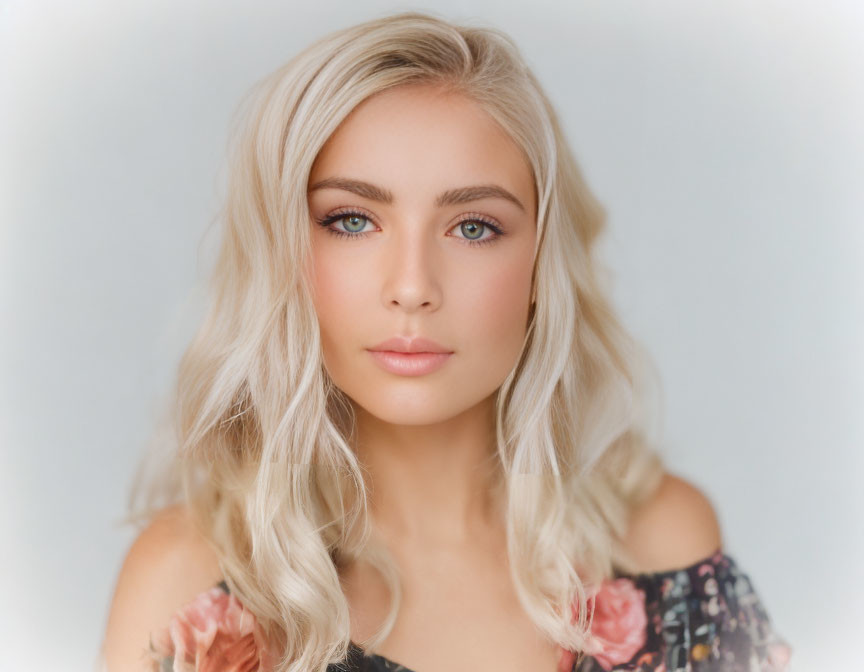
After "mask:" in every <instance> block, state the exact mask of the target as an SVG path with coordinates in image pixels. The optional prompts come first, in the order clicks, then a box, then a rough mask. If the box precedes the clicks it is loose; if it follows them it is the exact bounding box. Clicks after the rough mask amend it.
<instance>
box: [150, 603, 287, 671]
mask: <svg viewBox="0 0 864 672" xmlns="http://www.w3.org/2000/svg"><path fill="white" fill-rule="evenodd" d="M150 648H151V651H152V653H155V654H156V655H157V656H159V657H160V658H161V659H164V658H172V657H173V659H174V664H173V668H172V669H173V672H265V671H266V670H270V669H272V668H273V667H274V666H275V658H274V657H273V655H272V654H271V652H269V651H268V649H267V646H266V639H265V637H264V632H263V630H262V629H261V627H260V626H259V625H258V622H257V620H256V619H255V616H254V615H253V614H252V612H250V611H249V610H248V609H246V608H244V607H243V605H242V604H240V602H239V601H238V600H237V598H236V597H235V596H234V595H229V594H227V593H225V592H224V591H223V590H221V589H220V588H218V587H214V588H211V589H210V590H208V591H206V592H203V593H201V594H200V595H198V596H197V597H196V598H195V599H194V600H192V601H191V602H190V603H189V604H187V605H186V606H185V607H183V608H182V609H180V610H179V611H178V612H177V613H176V614H174V616H173V617H172V618H171V621H170V623H169V624H168V626H167V627H165V628H163V629H162V630H160V631H159V632H157V633H155V634H154V635H152V636H151V638H150Z"/></svg>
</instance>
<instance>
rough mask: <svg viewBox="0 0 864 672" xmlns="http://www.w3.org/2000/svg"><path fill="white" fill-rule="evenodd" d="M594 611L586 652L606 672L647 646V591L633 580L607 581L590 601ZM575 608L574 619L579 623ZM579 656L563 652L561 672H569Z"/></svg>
mask: <svg viewBox="0 0 864 672" xmlns="http://www.w3.org/2000/svg"><path fill="white" fill-rule="evenodd" d="M588 608H589V610H591V609H593V611H594V620H593V621H592V623H591V633H590V634H591V637H592V642H591V645H590V647H589V648H588V650H586V653H587V654H589V655H591V656H593V657H594V659H595V660H596V661H597V663H598V664H599V665H600V666H601V667H602V668H603V669H604V670H607V671H608V670H611V669H612V668H613V667H614V666H615V665H619V664H621V663H626V662H628V661H629V660H630V659H631V658H633V656H634V655H636V652H637V651H639V649H641V648H642V647H643V646H645V640H646V637H647V635H646V629H647V626H648V616H647V615H646V613H645V592H644V591H642V590H640V589H639V588H637V587H636V584H634V583H633V582H632V581H631V580H630V579H626V578H620V579H615V580H606V581H603V582H602V583H601V584H600V589H599V590H598V591H597V592H596V594H595V595H594V596H593V597H591V598H589V599H588ZM576 616H577V612H576V607H575V605H574V607H573V620H574V621H575V620H576ZM575 660H576V654H574V653H573V652H572V651H565V650H562V653H561V657H560V658H559V661H558V670H559V672H570V670H571V669H572V667H573V662H574V661H575Z"/></svg>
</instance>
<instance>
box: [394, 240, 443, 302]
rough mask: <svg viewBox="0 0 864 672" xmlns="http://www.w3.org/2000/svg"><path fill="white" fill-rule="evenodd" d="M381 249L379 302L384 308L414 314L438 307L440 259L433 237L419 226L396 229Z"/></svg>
mask: <svg viewBox="0 0 864 672" xmlns="http://www.w3.org/2000/svg"><path fill="white" fill-rule="evenodd" d="M388 243H389V244H388V245H385V246H384V249H383V254H384V258H383V259H382V260H381V264H382V267H381V270H382V273H383V277H384V279H385V280H384V285H383V288H382V302H383V303H384V306H385V307H387V308H396V309H401V310H402V311H405V312H410V313H413V312H415V311H418V310H422V311H434V310H437V308H438V307H439V306H440V305H441V298H442V292H441V285H440V283H439V278H438V275H437V274H438V272H439V271H440V259H439V258H438V255H437V253H438V246H437V245H436V244H435V240H434V235H433V234H430V233H429V232H427V231H425V230H423V229H422V227H420V226H416V227H411V226H409V225H407V224H406V225H405V226H402V227H399V231H398V232H395V233H394V234H393V236H392V237H391V238H390V240H389V241H388Z"/></svg>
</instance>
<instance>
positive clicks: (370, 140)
mask: <svg viewBox="0 0 864 672" xmlns="http://www.w3.org/2000/svg"><path fill="white" fill-rule="evenodd" d="M481 187H482V189H480V188H481ZM308 198H309V209H310V212H311V215H312V218H313V221H312V222H311V226H312V229H313V231H312V235H311V239H312V257H311V262H312V266H311V275H310V277H311V281H312V287H313V291H314V301H315V308H316V312H317V315H318V320H319V324H320V328H321V338H322V347H323V354H324V363H325V367H326V368H327V371H328V373H329V374H330V376H331V377H332V379H333V381H334V383H335V384H336V385H337V386H338V387H339V388H340V389H341V390H342V391H343V392H345V394H347V395H348V396H349V397H350V398H351V399H352V400H353V401H354V403H355V404H357V405H359V406H360V407H362V409H364V410H366V411H367V412H369V413H370V414H372V415H374V416H376V417H377V418H380V419H381V420H383V421H385V422H389V423H394V424H401V425H423V424H432V423H436V422H441V421H444V420H447V419H449V418H452V417H454V416H456V415H458V414H460V413H464V412H466V411H469V410H470V409H472V408H473V407H474V406H476V405H477V404H478V403H480V402H482V401H484V400H488V399H489V397H490V395H492V394H494V393H495V391H496V390H497V389H498V387H499V386H500V385H501V383H502V382H503V381H504V379H505V378H506V376H507V375H508V373H509V372H510V371H511V369H512V368H513V367H514V366H515V365H516V363H517V358H518V356H519V353H520V349H521V346H522V341H523V339H524V337H525V331H526V329H527V324H528V316H529V304H530V292H531V273H532V265H533V253H534V243H535V237H536V222H535V210H536V204H535V199H534V183H533V178H532V174H531V169H530V167H529V166H528V164H527V162H526V161H525V159H524V157H523V155H522V153H521V151H520V150H519V148H518V147H517V145H516V144H514V142H513V141H512V140H510V138H509V137H508V136H507V135H506V134H505V133H504V131H503V130H502V129H501V128H500V127H499V126H498V125H497V124H496V123H495V122H494V121H493V120H492V118H491V117H489V116H488V115H487V114H486V113H485V112H484V111H483V110H482V109H481V108H480V107H479V106H478V105H476V104H475V103H474V102H472V101H470V100H468V99H466V98H464V97H462V96H458V95H455V94H444V93H442V92H441V91H440V90H439V89H435V88H431V87H426V86H410V87H401V88H397V89H391V90H389V91H385V92H383V93H381V94H378V95H376V96H373V97H372V98H370V99H367V100H366V101H364V102H363V103H362V104H360V105H359V106H357V108H355V109H354V111H353V112H352V113H351V114H350V115H349V116H348V118H347V119H346V120H345V121H344V122H343V123H342V124H341V126H340V127H339V128H338V129H337V130H336V132H335V133H334V134H333V135H332V136H331V137H330V139H329V140H328V142H327V143H326V144H325V146H324V147H323V149H322V150H321V152H320V153H319V155H318V157H317V158H316V161H315V164H314V166H313V168H312V172H311V175H310V177H309V194H308ZM322 221H323V224H324V225H322V223H321V222H322ZM394 337H395V338H397V339H399V338H403V339H404V340H403V341H402V343H403V345H407V344H409V341H410V339H412V338H424V339H431V340H432V341H434V342H435V343H437V344H438V345H440V346H441V349H442V350H444V351H446V353H445V354H437V355H433V354H428V350H429V348H428V347H425V346H423V345H422V344H421V346H420V347H419V349H420V350H426V351H427V354H419V353H414V354H394V353H392V352H391V353H389V354H388V353H387V352H377V353H373V352H372V349H374V348H376V347H379V344H381V343H382V342H383V341H386V340H387V339H392V338H394ZM389 347H397V346H392V345H390V346H388V345H384V346H383V348H384V350H387V349H388V348H389Z"/></svg>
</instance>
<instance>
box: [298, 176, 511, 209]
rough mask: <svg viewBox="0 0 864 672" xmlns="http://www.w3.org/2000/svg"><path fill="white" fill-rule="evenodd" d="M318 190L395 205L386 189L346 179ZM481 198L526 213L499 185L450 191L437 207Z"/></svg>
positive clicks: (330, 179) (319, 185) (324, 184)
mask: <svg viewBox="0 0 864 672" xmlns="http://www.w3.org/2000/svg"><path fill="white" fill-rule="evenodd" d="M318 189H341V190H343V191H350V192H352V193H354V194H357V195H358V196H362V197H363V198H368V199H369V200H372V201H380V202H382V203H387V204H388V205H390V204H392V203H393V194H392V193H390V192H389V191H387V190H386V189H382V188H381V187H378V186H376V185H374V184H370V183H369V182H363V181H362V180H352V179H349V178H346V177H328V178H327V179H324V180H320V181H319V182H316V183H315V184H313V185H312V186H311V187H309V193H312V192H313V191H316V190H318ZM481 198H503V199H505V200H508V201H510V202H511V203H514V204H516V205H517V206H518V207H519V209H520V210H522V211H523V212H524V211H525V206H524V205H522V202H521V201H520V200H519V199H518V198H516V197H515V196H514V195H513V194H511V193H510V192H509V191H507V190H506V189H504V187H499V186H498V185H497V184H481V185H477V186H473V187H460V188H458V189H448V190H447V191H445V192H443V193H441V194H439V195H438V198H436V199H435V205H436V206H437V207H439V208H440V207H444V206H445V205H458V204H460V203H469V202H470V201H478V200H480V199H481Z"/></svg>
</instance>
